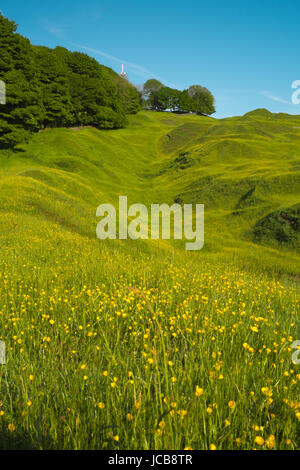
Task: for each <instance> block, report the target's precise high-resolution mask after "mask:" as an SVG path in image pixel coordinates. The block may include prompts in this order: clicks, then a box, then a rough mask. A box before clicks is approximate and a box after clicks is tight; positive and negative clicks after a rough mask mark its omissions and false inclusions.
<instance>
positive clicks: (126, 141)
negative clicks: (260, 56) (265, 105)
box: [0, 110, 300, 274]
mask: <svg viewBox="0 0 300 470" xmlns="http://www.w3.org/2000/svg"><path fill="white" fill-rule="evenodd" d="M299 136H300V117H297V116H288V115H271V113H268V112H267V111H263V110H262V111H256V112H254V113H248V114H247V115H245V116H243V117H241V118H229V119H224V120H221V121H216V120H214V119H211V118H204V117H202V118H201V117H196V116H177V115H169V114H168V113H150V112H148V113H147V112H145V113H141V114H140V115H138V116H134V117H132V118H131V123H130V126H129V127H128V128H127V129H122V130H118V131H97V130H95V129H83V130H80V131H75V130H67V129H58V130H51V131H47V132H42V133H40V134H38V135H36V136H35V137H34V139H33V141H32V142H31V143H30V144H29V145H27V146H25V147H23V150H24V151H23V152H19V153H17V154H12V153H4V152H1V159H0V165H1V167H0V171H1V173H0V175H1V183H0V199H1V211H2V214H3V216H4V217H2V218H1V219H2V225H3V229H2V230H1V237H2V238H3V239H4V240H5V239H6V238H5V237H6V235H8V237H11V236H13V234H12V231H13V230H17V231H18V232H19V231H22V230H23V223H21V222H20V221H19V222H17V220H19V219H20V218H22V220H24V221H25V220H27V221H28V223H30V224H32V226H34V227H35V229H36V230H39V228H40V222H41V221H47V224H48V225H49V226H52V227H55V226H56V225H57V224H58V225H59V227H60V229H61V230H66V231H71V232H77V233H79V234H84V235H86V236H88V237H90V238H91V239H93V238H94V236H95V235H94V233H95V226H96V224H97V219H96V217H95V210H96V208H97V206H98V205H99V204H100V203H106V202H113V203H115V204H116V203H117V198H118V195H120V194H123V195H127V196H128V199H129V203H130V204H131V203H134V202H140V203H145V204H146V205H149V204H151V203H155V202H167V203H170V204H171V203H173V202H174V201H175V200H179V201H182V202H184V203H203V204H205V216H206V217H205V223H206V226H205V247H204V250H203V251H202V252H201V253H200V254H196V255H195V253H193V254H192V256H193V258H194V259H195V258H198V257H200V258H201V259H202V260H203V259H208V258H209V259H211V260H212V261H213V260H215V261H218V262H220V261H225V262H230V263H231V262H235V263H238V264H242V265H243V266H245V267H248V268H251V267H253V266H257V265H259V268H260V269H267V270H273V271H275V272H277V273H278V272H279V273H291V274H296V273H298V272H299V261H300V257H299V254H298V253H299V251H298V253H297V249H295V247H294V249H291V247H289V245H284V244H283V245H281V246H279V245H278V244H277V243H276V242H275V241H273V240H270V241H269V243H265V246H262V245H260V244H257V243H254V242H253V240H254V238H253V227H254V225H255V223H256V222H257V221H258V220H260V219H261V218H262V217H264V216H265V215H266V214H268V213H271V212H273V211H274V210H278V209H281V208H282V209H286V208H289V207H291V206H293V205H295V204H296V203H299V193H300V157H299V155H300V143H299ZM11 195H13V197H11ZM14 224H16V225H14ZM14 226H15V227H16V228H15V229H12V227H14ZM144 245H147V246H145V249H146V250H149V249H152V246H153V247H154V249H157V247H158V246H160V247H165V248H166V249H168V247H169V245H168V244H167V243H165V242H163V243H162V242H150V243H149V242H145V243H144ZM178 245H179V246H182V244H180V243H178ZM155 247H156V248H155ZM296 248H297V247H296Z"/></svg>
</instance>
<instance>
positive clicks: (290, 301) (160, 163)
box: [0, 110, 300, 449]
mask: <svg viewBox="0 0 300 470" xmlns="http://www.w3.org/2000/svg"><path fill="white" fill-rule="evenodd" d="M297 127H300V117H298V116H288V115H272V114H271V113H268V112H267V111H265V110H257V111H255V112H252V113H248V114H247V115H245V116H243V117H235V118H230V119H224V120H220V121H217V120H214V119H212V118H205V117H197V116H180V115H174V114H169V113H152V112H142V113H140V114H139V115H137V116H131V117H130V125H129V126H128V128H126V129H122V130H117V131H98V130H96V129H92V128H85V129H82V130H71V129H52V130H48V131H45V132H41V133H39V134H37V135H35V136H34V137H33V139H32V141H31V142H30V143H29V144H27V145H23V146H20V148H19V149H18V151H17V152H9V151H1V152H0V201H1V205H0V210H1V218H0V240H1V252H0V256H1V269H0V317H1V324H0V338H1V339H3V340H5V342H6V345H7V365H6V366H0V367H1V368H0V391H1V403H0V415H1V416H0V429H1V430H2V431H1V432H0V448H41V449H55V448H66V449H94V448H99V449H102V448H109V449H118V448H120V449H154V448H156V449H184V448H185V447H192V448H193V449H208V448H210V446H211V445H215V446H216V448H217V449H238V448H239V449H252V448H254V447H256V448H276V449H295V448H299V417H300V415H299V406H300V405H299V378H300V375H299V374H300V370H299V365H293V364H292V362H291V356H292V352H293V351H292V348H291V344H292V342H293V341H294V340H295V339H299V338H300V331H299V330H300V329H299V324H298V323H297V316H298V315H299V288H298V287H299V286H298V281H299V261H300V256H299V237H298V235H299V234H298V231H297V227H298V225H297V224H294V226H291V223H290V218H287V217H285V218H284V217H282V214H288V215H289V217H290V215H291V214H292V215H293V214H294V213H295V209H294V208H295V207H297V204H299V193H300V185H299V181H300V180H299V173H300V143H299V142H300V140H299V129H297ZM119 195H127V196H128V202H129V204H132V203H135V202H139V203H144V204H146V205H147V206H149V205H150V204H152V203H162V202H166V203H169V204H171V203H173V202H174V201H181V202H182V203H203V204H205V247H204V249H203V250H202V251H201V252H199V253H193V252H186V251H185V250H184V241H182V242H181V241H178V242H174V241H172V240H171V241H165V240H164V241H143V242H142V241H132V240H128V241H105V242H104V241H100V240H97V239H96V234H95V231H96V226H97V223H98V219H97V218H96V215H95V214H96V209H97V207H98V206H99V205H100V204H102V203H113V204H117V202H118V196H119ZM266 220H267V223H266ZM285 223H286V225H283V224H285ZM278 224H279V225H280V230H283V232H284V235H285V236H284V237H283V238H282V237H278V236H277V235H278ZM257 227H259V228H260V231H259V233H260V235H261V236H259V237H257ZM282 227H283V228H282ZM103 372H105V374H103ZM106 372H107V374H106ZM114 378H116V379H117V380H116V381H114ZM31 379H32V380H31ZM112 384H115V385H113V386H112ZM196 387H199V388H201V389H203V394H201V393H198V395H199V396H196V395H195V391H196ZM199 388H198V389H197V390H199ZM270 398H271V400H272V401H271V400H269V399H270ZM231 401H234V406H232V407H231V408H230V407H229V406H228V403H229V402H231ZM28 403H29V404H28ZM102 403H103V405H100V406H99V404H102ZM229 423H230V424H229ZM256 436H261V437H263V438H264V440H265V442H264V444H263V445H262V446H260V445H259V444H256V443H255V437H256ZM270 436H275V437H274V439H275V440H274V442H273V440H272V438H270Z"/></svg>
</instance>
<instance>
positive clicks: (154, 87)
mask: <svg viewBox="0 0 300 470" xmlns="http://www.w3.org/2000/svg"><path fill="white" fill-rule="evenodd" d="M163 86H164V85H163V84H162V83H161V82H160V81H158V80H156V79H155V78H151V79H150V80H147V81H146V83H145V84H144V87H143V97H144V98H145V100H146V105H147V106H148V107H149V108H150V109H156V104H155V101H156V95H157V93H158V92H159V90H160V89H161V88H163Z"/></svg>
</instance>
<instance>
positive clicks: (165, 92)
mask: <svg viewBox="0 0 300 470" xmlns="http://www.w3.org/2000/svg"><path fill="white" fill-rule="evenodd" d="M141 93H142V97H143V103H144V107H145V108H148V109H152V110H155V111H165V110H170V111H172V112H176V113H196V114H200V115H206V116H208V115H210V114H213V113H215V112H216V110H215V106H214V103H215V99H214V97H213V95H212V93H211V92H210V91H209V90H208V89H207V88H205V87H203V86H200V85H192V86H190V87H189V88H188V89H186V90H183V91H181V90H176V89H174V88H170V87H167V86H164V85H163V83H161V82H160V81H158V80H156V79H154V78H152V79H150V80H147V82H146V83H145V84H144V86H143V88H142V90H141Z"/></svg>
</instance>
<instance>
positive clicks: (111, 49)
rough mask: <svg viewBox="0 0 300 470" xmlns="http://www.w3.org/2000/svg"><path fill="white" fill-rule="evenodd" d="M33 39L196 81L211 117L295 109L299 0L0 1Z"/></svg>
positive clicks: (139, 77) (141, 74)
mask: <svg viewBox="0 0 300 470" xmlns="http://www.w3.org/2000/svg"><path fill="white" fill-rule="evenodd" d="M0 10H1V11H2V13H3V14H4V15H5V16H7V17H9V18H12V19H14V20H15V21H16V22H17V23H18V25H19V29H18V31H19V33H20V34H23V35H24V36H27V37H28V38H29V39H30V40H31V42H32V43H33V44H40V45H45V46H49V47H55V46H57V45H61V46H64V47H66V48H68V49H70V50H80V51H83V52H86V53H88V54H89V55H91V56H93V57H95V58H96V59H97V60H98V61H99V62H100V63H103V64H104V65H107V66H109V67H112V68H113V69H114V70H116V71H118V72H120V71H121V64H122V62H124V64H125V71H126V72H127V73H128V75H129V78H130V80H131V81H132V82H134V83H136V84H141V83H144V82H145V81H146V80H147V79H148V78H152V77H156V78H158V79H160V80H161V81H163V83H164V84H166V85H168V86H172V87H176V88H178V89H183V88H187V87H188V86H189V85H193V84H200V85H203V86H206V87H207V88H209V89H210V90H211V91H212V92H213V94H214V95H215V97H216V107H217V114H216V115H215V116H216V117H226V116H232V115H241V114H244V113H246V112H248V111H250V110H252V109H255V108H267V109H269V110H270V111H272V112H287V113H291V114H300V104H299V105H295V104H292V102H291V95H292V92H293V90H292V88H291V85H292V82H293V81H294V80H300V65H299V48H300V2H299V0H214V1H212V0H211V1H208V0H207V1H202V0H192V1H191V0H185V1H182V0H181V1H178V0H159V1H158V0H151V1H143V0H142V1H136V0H128V1H126V0H85V1H79V0H52V1H51V2H43V1H41V0H26V1H24V0H14V1H11V0H0Z"/></svg>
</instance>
